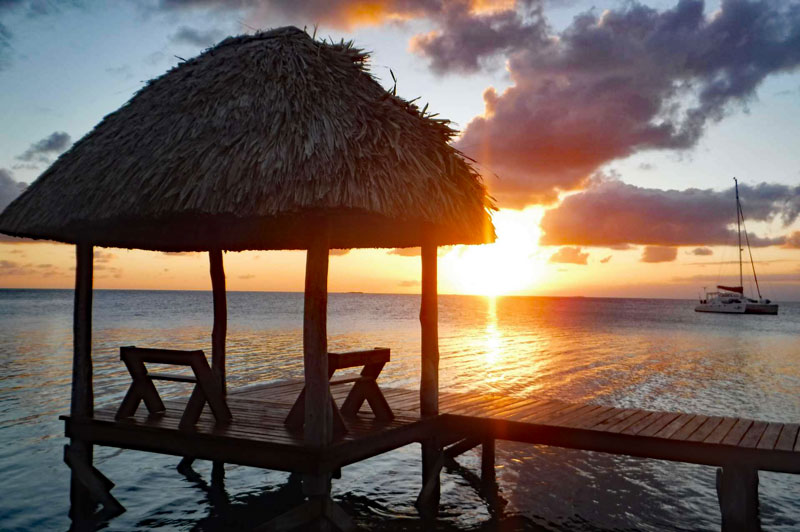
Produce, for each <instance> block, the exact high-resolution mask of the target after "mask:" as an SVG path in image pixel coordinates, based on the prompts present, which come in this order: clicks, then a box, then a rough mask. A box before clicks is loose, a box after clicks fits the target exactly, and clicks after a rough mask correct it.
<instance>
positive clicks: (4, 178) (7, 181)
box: [0, 168, 34, 243]
mask: <svg viewBox="0 0 800 532" xmlns="http://www.w3.org/2000/svg"><path fill="white" fill-rule="evenodd" d="M27 187H28V185H27V184H26V183H23V182H22V181H16V180H15V179H14V174H13V173H12V172H11V170H8V169H6V168H0V212H3V210H4V209H5V208H6V207H7V206H8V204H9V203H11V202H12V201H14V200H15V199H16V198H17V196H19V195H20V194H22V192H23V191H24V190H25V189H26V188H27ZM0 242H12V243H21V242H34V241H33V240H30V239H27V238H15V237H12V236H8V235H4V234H2V233H0Z"/></svg>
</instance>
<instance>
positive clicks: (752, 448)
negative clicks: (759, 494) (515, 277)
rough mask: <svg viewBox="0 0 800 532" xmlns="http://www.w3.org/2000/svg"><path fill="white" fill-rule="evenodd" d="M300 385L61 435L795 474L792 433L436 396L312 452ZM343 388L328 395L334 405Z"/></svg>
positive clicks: (164, 445)
mask: <svg viewBox="0 0 800 532" xmlns="http://www.w3.org/2000/svg"><path fill="white" fill-rule="evenodd" d="M301 389H302V383H301V382H297V381H283V382H277V383H270V384H264V385H257V386H253V387H248V388H243V389H239V390H230V391H229V393H228V396H227V397H228V403H229V406H230V409H231V412H232V413H233V421H232V422H231V423H229V424H220V423H217V422H216V421H215V419H214V418H213V416H212V415H211V414H210V413H209V412H208V411H207V410H206V411H205V412H204V413H203V414H202V416H201V417H200V420H199V421H198V423H197V425H196V426H195V427H194V429H193V430H190V431H185V430H184V431H181V430H179V428H178V424H179V422H180V418H181V415H182V413H183V411H184V408H185V405H186V399H172V400H166V401H164V402H165V404H166V406H167V411H166V412H165V414H164V415H160V416H150V415H148V414H147V412H146V410H145V409H144V408H140V410H139V411H138V412H137V413H136V415H134V416H133V417H131V418H127V419H122V420H116V419H114V413H115V411H116V408H115V406H116V405H112V406H109V407H105V408H98V409H97V410H96V411H95V413H94V416H93V418H91V419H89V420H83V421H82V420H77V419H71V418H69V417H65V419H66V421H67V432H68V435H76V436H79V437H80V438H86V439H87V440H88V441H91V442H93V443H96V444H101V445H109V446H114V447H122V448H132V449H140V450H148V451H152V452H160V453H165V454H175V455H179V456H193V457H196V458H206V459H214V460H221V461H224V462H228V463H239V464H243V465H253V466H257V467H266V468H270V469H280V470H287V471H300V472H314V471H320V470H325V469H334V468H337V467H341V466H343V465H347V464H349V463H353V462H355V461H359V460H363V459H366V458H369V457H371V456H375V455H376V454H380V453H383V452H386V451H389V450H392V449H395V448H398V447H401V446H403V445H407V444H409V443H414V442H421V441H423V440H425V439H426V438H429V437H430V436H431V435H434V434H437V435H439V436H441V437H442V438H443V439H444V440H448V441H454V439H456V438H461V437H464V438H467V437H468V438H479V439H481V440H485V439H487V438H489V439H505V440H513V441H521V442H528V443H537V444H546V445H555V446H562V447H569V448H575V449H585V450H592V451H600V452H608V453H615V454H627V455H631V456H638V457H645V458H656V459H666V460H674V461H681V462H689V463H698V464H706V465H716V466H726V465H730V464H736V465H742V464H744V465H747V466H748V467H753V468H755V469H762V470H771V471H782V472H787V473H800V439H799V438H798V432H800V425H798V424H796V423H779V422H768V421H759V420H751V419H744V418H732V417H719V416H705V415H699V414H691V413H679V412H659V411H648V410H642V409H637V408H616V407H612V406H607V405H596V404H576V403H567V402H564V401H558V400H546V399H525V398H520V397H510V396H504V395H500V394H476V393H453V392H442V393H440V399H439V409H440V412H441V415H439V416H438V417H437V416H432V417H426V418H422V417H421V416H420V414H419V393H418V392H417V391H415V390H405V389H400V388H382V389H383V391H384V394H385V396H386V399H387V401H388V402H389V404H390V406H391V408H392V410H393V411H394V412H395V419H393V420H391V421H379V420H376V419H375V418H374V417H373V416H372V414H371V412H370V411H369V409H367V408H365V409H362V411H361V413H360V414H359V415H358V416H357V417H356V418H352V419H348V420H346V424H347V432H346V433H345V434H343V435H342V436H341V437H339V438H338V439H337V440H335V441H334V442H333V443H332V444H331V445H330V446H327V447H324V448H319V447H314V446H310V445H308V444H307V443H306V442H304V440H303V433H302V430H297V429H290V428H288V427H287V426H286V425H285V424H284V419H285V417H286V415H287V413H288V411H289V409H290V407H291V405H292V403H293V402H294V400H295V399H296V398H297V396H298V394H299V393H300V390H301ZM348 391H349V387H348V386H337V387H335V388H333V389H332V394H333V396H334V399H335V400H336V401H337V402H338V403H339V404H341V402H342V401H343V400H344V398H345V397H346V395H347V393H348Z"/></svg>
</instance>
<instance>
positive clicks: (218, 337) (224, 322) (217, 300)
mask: <svg viewBox="0 0 800 532" xmlns="http://www.w3.org/2000/svg"><path fill="white" fill-rule="evenodd" d="M208 262H209V267H210V270H211V291H212V293H213V294H214V328H213V329H212V331H211V370H212V371H213V372H214V375H215V376H216V377H217V379H219V383H220V387H221V389H222V393H223V395H224V394H226V393H227V388H226V383H225V336H226V335H227V332H228V305H227V300H226V294H225V267H224V266H223V262H222V250H221V249H212V250H210V251H209V252H208Z"/></svg>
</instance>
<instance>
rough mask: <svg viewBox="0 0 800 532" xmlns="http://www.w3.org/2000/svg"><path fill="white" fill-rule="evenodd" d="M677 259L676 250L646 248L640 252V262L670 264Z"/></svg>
mask: <svg viewBox="0 0 800 532" xmlns="http://www.w3.org/2000/svg"><path fill="white" fill-rule="evenodd" d="M677 257H678V248H673V247H669V246H647V247H645V248H644V251H642V258H641V259H640V261H641V262H672V261H674V260H675V259H676V258H677Z"/></svg>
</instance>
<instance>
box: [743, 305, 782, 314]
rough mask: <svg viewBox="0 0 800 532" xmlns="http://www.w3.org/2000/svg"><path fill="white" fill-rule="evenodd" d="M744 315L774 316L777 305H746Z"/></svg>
mask: <svg viewBox="0 0 800 532" xmlns="http://www.w3.org/2000/svg"><path fill="white" fill-rule="evenodd" d="M744 313H745V314H767V315H770V316H776V315H777V314H778V305H776V304H775V303H748V304H747V306H746V307H745V310H744Z"/></svg>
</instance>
